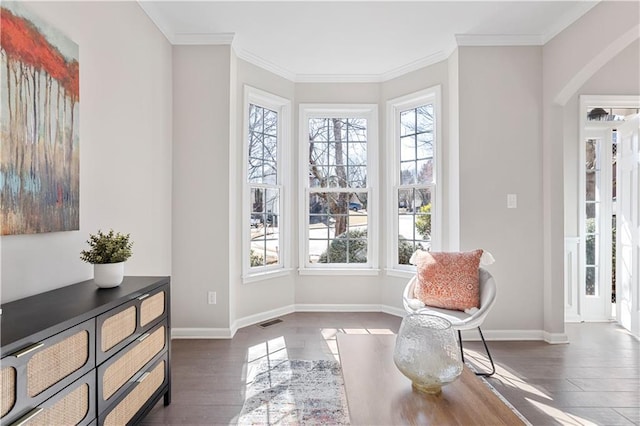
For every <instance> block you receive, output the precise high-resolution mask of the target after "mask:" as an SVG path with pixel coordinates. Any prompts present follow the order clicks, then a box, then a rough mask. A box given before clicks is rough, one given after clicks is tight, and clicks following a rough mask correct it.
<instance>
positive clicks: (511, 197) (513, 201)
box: [507, 194, 518, 209]
mask: <svg viewBox="0 0 640 426" xmlns="http://www.w3.org/2000/svg"><path fill="white" fill-rule="evenodd" d="M507 208H508V209H517V208H518V196H517V195H516V194H507Z"/></svg>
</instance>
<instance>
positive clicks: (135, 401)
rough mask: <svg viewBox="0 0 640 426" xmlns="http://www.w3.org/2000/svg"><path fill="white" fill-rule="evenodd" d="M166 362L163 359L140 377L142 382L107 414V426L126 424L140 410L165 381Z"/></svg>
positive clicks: (105, 422) (105, 421)
mask: <svg viewBox="0 0 640 426" xmlns="http://www.w3.org/2000/svg"><path fill="white" fill-rule="evenodd" d="M165 362H166V361H165V360H162V361H161V362H160V363H158V364H157V365H156V366H155V367H154V368H153V369H152V370H151V371H150V372H149V373H148V375H146V376H145V375H143V376H142V377H141V378H140V379H138V381H139V382H140V383H138V384H137V385H136V387H135V388H133V390H132V391H131V392H130V393H129V394H128V395H127V396H125V397H124V399H123V400H122V401H120V403H118V405H116V407H115V408H114V409H113V410H112V411H111V412H110V413H109V414H107V416H106V417H105V420H104V424H105V426H112V425H113V426H119V425H124V424H127V423H128V422H129V421H130V420H131V419H132V418H133V416H134V415H135V414H136V413H137V412H138V410H140V408H142V406H143V405H144V404H145V403H146V402H147V401H148V400H149V398H150V397H151V395H153V393H154V392H155V391H156V390H158V389H159V388H160V386H162V384H163V383H164V381H165V378H166V366H165ZM145 374H147V373H145ZM143 378H144V379H143Z"/></svg>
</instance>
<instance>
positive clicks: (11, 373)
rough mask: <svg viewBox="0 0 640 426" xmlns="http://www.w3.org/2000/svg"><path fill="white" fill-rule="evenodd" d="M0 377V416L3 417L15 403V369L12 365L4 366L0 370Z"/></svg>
mask: <svg viewBox="0 0 640 426" xmlns="http://www.w3.org/2000/svg"><path fill="white" fill-rule="evenodd" d="M0 377H1V378H2V379H1V380H2V381H1V382H0V383H1V384H2V390H1V393H2V395H1V397H2V405H1V407H0V417H4V416H5V414H7V413H8V412H9V411H11V409H12V408H13V405H14V404H15V403H16V369H15V368H13V367H5V368H3V369H2V370H0Z"/></svg>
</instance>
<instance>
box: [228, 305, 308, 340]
mask: <svg viewBox="0 0 640 426" xmlns="http://www.w3.org/2000/svg"><path fill="white" fill-rule="evenodd" d="M295 311H296V309H295V305H289V306H284V307H282V308H278V309H272V310H270V311H265V312H260V313H259V314H254V315H249V316H248V317H243V318H238V319H237V320H235V321H234V322H233V324H231V330H233V334H236V331H237V330H238V329H239V328H243V327H248V326H250V325H254V324H259V323H261V322H265V321H268V320H270V319H273V318H275V317H279V316H282V315H287V314H292V313H294V312H295Z"/></svg>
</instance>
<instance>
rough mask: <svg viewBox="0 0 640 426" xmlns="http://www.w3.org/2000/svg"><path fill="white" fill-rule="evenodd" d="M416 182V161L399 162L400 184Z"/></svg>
mask: <svg viewBox="0 0 640 426" xmlns="http://www.w3.org/2000/svg"><path fill="white" fill-rule="evenodd" d="M414 183H416V162H415V161H403V162H402V163H400V184H401V185H411V184H414Z"/></svg>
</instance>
